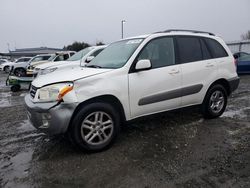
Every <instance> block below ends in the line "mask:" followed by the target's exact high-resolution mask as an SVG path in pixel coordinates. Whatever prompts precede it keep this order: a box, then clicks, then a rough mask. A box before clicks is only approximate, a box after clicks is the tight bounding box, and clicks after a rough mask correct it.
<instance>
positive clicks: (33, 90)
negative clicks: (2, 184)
mask: <svg viewBox="0 0 250 188" xmlns="http://www.w3.org/2000/svg"><path fill="white" fill-rule="evenodd" d="M36 91H37V88H36V87H35V86H33V85H31V88H30V96H31V97H32V98H33V99H34V97H35V95H36Z"/></svg>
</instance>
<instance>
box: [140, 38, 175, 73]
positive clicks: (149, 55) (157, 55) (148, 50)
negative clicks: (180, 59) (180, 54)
mask: <svg viewBox="0 0 250 188" xmlns="http://www.w3.org/2000/svg"><path fill="white" fill-rule="evenodd" d="M137 59H138V60H141V59H149V60H150V61H151V63H152V68H158V67H164V66H168V65H173V64H175V53H174V40H173V38H159V39H154V40H152V41H150V42H149V43H148V44H147V45H146V47H145V48H143V50H142V51H141V53H140V55H139V56H138V58H137Z"/></svg>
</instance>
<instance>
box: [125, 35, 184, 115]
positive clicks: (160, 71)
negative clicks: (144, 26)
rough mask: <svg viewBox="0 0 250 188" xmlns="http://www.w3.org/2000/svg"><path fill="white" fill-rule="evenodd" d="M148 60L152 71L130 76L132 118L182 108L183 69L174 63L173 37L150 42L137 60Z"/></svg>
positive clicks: (134, 73)
mask: <svg viewBox="0 0 250 188" xmlns="http://www.w3.org/2000/svg"><path fill="white" fill-rule="evenodd" d="M141 59H148V60H150V62H151V64H152V68H151V69H150V70H144V71H139V72H136V71H132V72H131V73H129V76H128V79H129V100H130V109H131V118H136V117H139V116H143V115H148V114H153V113H156V112H161V111H166V110H170V109H174V108H178V107H179V106H180V101H181V97H180V94H181V69H180V65H178V64H176V63H175V62H176V61H175V51H174V40H173V38H172V37H164V38H157V39H153V40H151V41H150V42H149V43H148V44H147V45H146V46H145V47H144V48H143V49H142V51H141V52H140V53H139V55H138V57H137V58H136V61H137V62H138V61H139V60H141Z"/></svg>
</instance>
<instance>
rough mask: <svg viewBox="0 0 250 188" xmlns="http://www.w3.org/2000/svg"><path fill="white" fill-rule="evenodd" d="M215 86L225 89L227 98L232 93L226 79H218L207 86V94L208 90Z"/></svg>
mask: <svg viewBox="0 0 250 188" xmlns="http://www.w3.org/2000/svg"><path fill="white" fill-rule="evenodd" d="M216 84H219V85H222V86H223V87H224V88H225V90H226V92H227V96H229V95H230V94H231V93H232V91H231V88H230V85H229V82H228V81H227V80H226V79H224V78H221V79H218V80H216V81H214V82H213V83H212V84H211V85H210V86H209V88H208V89H207V92H208V91H209V89H210V88H211V87H213V86H214V85H216Z"/></svg>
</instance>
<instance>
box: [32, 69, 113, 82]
mask: <svg viewBox="0 0 250 188" xmlns="http://www.w3.org/2000/svg"><path fill="white" fill-rule="evenodd" d="M112 70H114V69H99V68H87V67H79V66H77V67H71V68H67V69H61V70H58V71H55V72H52V73H50V74H45V75H40V76H38V77H37V78H36V79H35V80H34V81H33V82H32V85H34V86H35V87H42V86H44V85H49V84H53V83H58V82H72V81H75V80H78V79H82V78H86V77H90V76H94V75H97V74H102V73H105V72H109V71H112Z"/></svg>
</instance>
